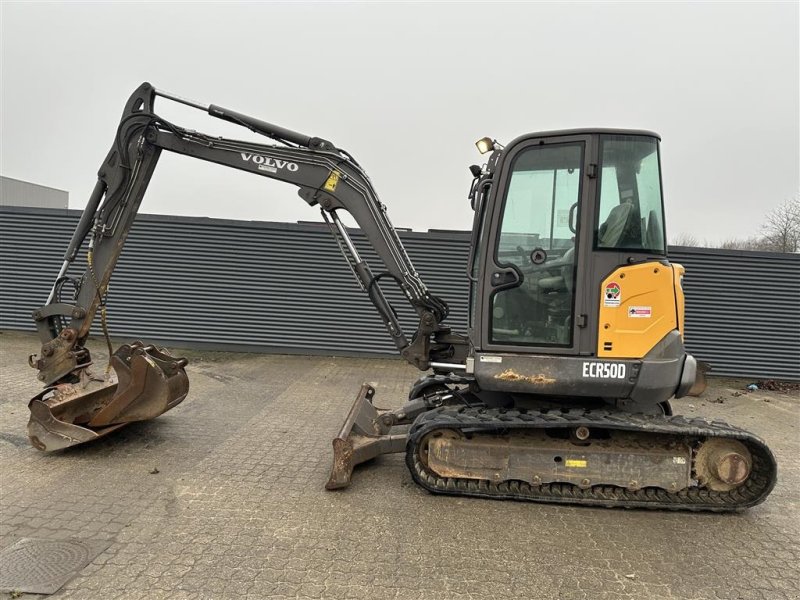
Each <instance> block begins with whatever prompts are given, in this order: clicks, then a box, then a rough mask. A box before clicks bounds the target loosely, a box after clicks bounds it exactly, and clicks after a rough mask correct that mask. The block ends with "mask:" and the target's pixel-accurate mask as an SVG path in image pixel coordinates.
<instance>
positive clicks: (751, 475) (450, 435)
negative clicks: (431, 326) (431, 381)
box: [327, 385, 776, 512]
mask: <svg viewBox="0 0 800 600" xmlns="http://www.w3.org/2000/svg"><path fill="white" fill-rule="evenodd" d="M373 397H374V389H373V388H371V387H370V386H366V385H365V386H363V387H362V390H361V393H360V394H359V396H358V398H357V399H356V402H355V404H354V405H353V409H352V410H351V413H350V416H349V417H348V420H347V422H346V423H345V427H344V428H343V430H342V432H341V433H340V436H339V437H338V438H337V439H336V440H334V466H333V469H332V473H331V479H330V481H329V482H328V486H327V487H328V489H336V488H338V487H344V486H346V485H347V484H348V483H349V481H350V476H351V474H352V469H353V467H355V465H357V464H359V463H361V462H364V461H366V460H369V459H371V458H374V457H376V456H378V455H380V454H385V453H393V452H405V454H406V464H407V466H408V468H409V470H410V471H411V474H412V477H413V478H414V480H415V481H416V483H418V484H419V485H420V486H422V487H423V488H425V489H427V490H428V491H430V492H433V493H437V494H448V495H458V496H478V497H484V498H494V499H506V500H527V501H535V502H548V503H560V504H579V505H594V506H605V507H626V508H653V509H670V510H692V511H701V510H704V511H715V512H725V511H731V510H736V509H743V508H747V507H750V506H754V505H756V504H758V503H760V502H762V501H763V500H764V498H766V496H767V495H768V494H769V492H770V491H771V490H772V488H773V487H774V485H775V482H776V462H775V458H774V456H773V455H772V453H771V451H770V450H769V449H768V448H767V446H766V445H765V444H764V442H763V441H761V440H760V439H759V438H757V437H756V436H754V435H753V434H751V433H748V432H746V431H743V430H741V429H738V428H735V427H732V426H730V425H728V424H726V423H722V422H718V421H708V420H704V419H688V418H685V417H681V416H667V415H658V414H653V415H644V414H631V413H628V412H623V411H620V410H615V409H611V408H608V407H606V408H587V407H582V408H562V409H559V408H551V407H542V408H538V409H537V408H519V409H516V408H498V407H489V406H485V405H482V404H480V403H478V402H475V396H473V395H472V394H470V393H468V392H467V393H465V392H464V391H463V390H458V389H451V388H447V389H446V390H442V389H441V387H439V391H437V392H436V393H433V394H429V395H428V396H427V397H426V396H421V397H420V398H416V399H414V400H411V401H410V402H409V403H407V404H406V405H405V406H404V407H403V408H401V409H399V410H396V411H385V412H380V411H378V410H377V409H375V408H374V406H373V405H372V398H373ZM436 404H439V406H436Z"/></svg>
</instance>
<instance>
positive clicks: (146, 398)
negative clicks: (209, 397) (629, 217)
mask: <svg viewBox="0 0 800 600" xmlns="http://www.w3.org/2000/svg"><path fill="white" fill-rule="evenodd" d="M157 96H161V97H164V98H167V99H170V100H174V101H177V102H181V103H183V104H187V105H189V106H193V107H195V108H198V109H201V110H204V111H206V112H208V114H209V115H211V116H214V117H216V118H219V119H223V120H225V121H228V122H231V123H235V124H237V125H241V126H243V127H246V128H247V129H250V130H251V131H253V132H255V133H258V134H260V135H264V136H266V137H269V138H271V139H272V140H273V141H274V142H275V143H273V144H269V145H267V144H257V143H252V142H245V141H240V140H233V139H227V138H223V137H212V136H208V135H205V134H203V133H199V132H197V131H192V130H188V129H185V128H182V127H179V126H177V125H174V124H172V123H170V122H168V121H166V120H165V119H163V118H161V117H159V116H158V115H157V114H156V113H155V112H154V104H155V99H156V97H157ZM164 150H166V151H169V152H174V153H176V154H182V155H184V156H189V157H192V158H197V159H200V160H204V161H208V162H213V163H216V164H219V165H224V166H227V167H231V168H234V169H238V170H242V171H246V172H249V173H253V174H255V175H260V176H263V177H268V178H270V179H276V180H279V181H283V182H285V183H289V184H292V185H295V186H297V187H298V188H299V190H298V192H299V195H300V197H301V198H303V200H305V201H306V202H307V203H308V204H309V205H311V206H318V207H319V208H320V210H321V212H322V215H323V218H324V219H325V221H326V222H327V223H328V225H329V227H330V229H331V232H332V233H333V235H334V237H335V239H336V241H337V243H338V245H339V248H340V249H341V251H342V254H343V255H344V257H345V259H346V260H347V262H348V264H349V265H350V268H351V269H352V272H353V274H354V276H355V278H356V280H357V282H358V284H359V285H360V286H361V288H362V289H363V290H364V291H365V292H366V293H367V295H368V297H369V299H370V301H371V302H372V304H373V305H374V306H375V308H376V310H377V311H378V313H379V315H380V316H381V318H382V320H383V322H384V324H385V326H386V329H387V332H388V334H389V336H390V337H391V339H392V341H393V343H394V344H395V346H396V347H397V349H398V351H399V352H400V354H401V355H402V356H403V357H404V358H405V359H406V360H407V361H408V362H410V363H411V364H413V365H415V366H417V367H418V368H420V369H422V370H425V369H428V368H430V367H431V365H432V364H434V363H436V361H437V360H451V359H452V358H453V357H454V356H455V355H456V354H460V355H462V356H463V354H464V353H465V351H464V349H463V348H464V347H465V346H466V340H465V339H464V338H463V337H462V336H458V335H456V334H451V333H450V331H449V330H447V329H446V328H444V327H442V326H441V325H440V323H441V322H442V321H443V320H444V319H445V317H446V316H447V313H448V307H447V304H446V303H445V302H444V301H443V300H441V299H440V298H438V297H436V296H434V295H433V294H431V293H430V292H429V291H428V289H427V287H426V286H425V284H424V283H423V281H422V280H421V278H420V276H419V274H418V273H417V272H416V270H415V269H414V266H413V264H412V263H411V260H410V259H409V257H408V255H407V254H406V252H405V249H404V248H403V245H402V243H401V242H400V239H399V237H398V235H397V232H396V231H395V229H394V227H393V226H392V224H391V222H390V221H389V218H388V216H387V214H386V207H385V206H384V205H383V204H382V203H381V202H380V200H379V199H378V197H377V194H376V193H375V190H374V189H373V187H372V184H371V182H370V180H369V178H368V177H367V175H366V174H365V173H364V171H363V170H362V168H361V167H360V166H359V164H358V163H357V162H356V161H355V159H353V158H352V157H351V156H350V155H349V154H348V153H347V152H345V151H343V150H340V149H338V148H336V147H335V146H334V145H333V144H332V143H331V142H328V141H326V140H323V139H321V138H317V137H312V136H307V135H304V134H302V133H298V132H295V131H291V130H289V129H286V128H283V127H280V126H277V125H273V124H271V123H267V122H265V121H262V120H260V119H256V118H254V117H250V116H248V115H244V114H242V113H239V112H236V111H233V110H229V109H225V108H222V107H219V106H216V105H213V104H212V105H203V104H200V103H197V102H193V101H190V100H186V99H184V98H181V97H179V96H176V95H174V94H170V93H167V92H162V91H159V90H156V89H155V88H154V87H153V86H151V85H150V84H148V83H145V84H142V85H141V86H140V87H139V88H138V89H137V90H136V91H135V92H134V93H133V94H132V95H131V97H130V99H129V100H128V102H127V104H126V106H125V110H124V111H123V114H122V118H121V120H120V124H119V127H118V129H117V134H116V136H115V139H114V143H113V145H112V147H111V150H110V151H109V153H108V155H107V156H106V158H105V160H104V161H103V164H102V165H101V167H100V170H99V172H98V181H97V183H96V185H95V187H94V190H93V192H92V194H91V196H90V198H89V201H88V203H87V206H86V208H85V210H84V212H83V214H82V215H81V218H80V220H79V222H78V225H77V227H76V229H75V231H74V233H73V236H72V239H71V240H70V243H69V246H68V248H67V250H66V252H65V255H64V260H63V264H62V267H61V270H60V272H59V273H58V276H57V277H56V280H55V283H54V284H53V287H52V289H51V291H50V294H49V297H48V299H47V302H46V303H45V305H44V306H42V307H40V308H38V309H37V310H35V311H34V313H33V315H34V320H35V321H36V326H37V330H38V332H39V337H40V339H41V342H42V349H41V352H40V355H39V356H36V355H32V356H31V357H30V364H31V366H33V367H35V368H37V369H38V370H39V380H40V381H42V382H43V383H44V384H45V386H46V387H45V390H44V391H43V392H42V393H40V394H38V395H37V396H36V397H35V398H34V399H33V400H31V402H30V409H31V421H30V425H29V435H30V439H31V442H32V443H33V445H34V446H35V447H37V448H39V449H41V450H55V449H60V448H64V447H67V446H71V445H75V444H79V443H82V442H85V441H89V440H92V439H96V438H97V437H100V436H102V435H105V434H107V433H110V432H111V431H113V430H115V429H117V428H119V427H121V426H122V425H124V424H125V423H129V422H132V421H140V420H146V419H151V418H154V417H157V416H158V415H160V414H162V413H163V412H165V411H167V410H169V409H171V408H173V407H174V406H176V405H177V404H179V403H180V402H181V401H182V400H183V399H184V398H185V397H186V395H187V393H188V389H189V383H188V378H187V376H186V373H185V370H184V367H185V365H186V362H187V361H186V360H185V359H182V358H175V357H172V356H171V355H169V354H168V353H167V352H166V350H164V349H162V348H156V347H155V346H152V345H147V344H144V343H142V342H134V343H132V344H130V345H125V346H122V347H121V348H120V349H118V350H117V351H116V352H112V349H111V344H110V341H109V355H110V356H111V359H110V365H109V368H107V369H106V372H105V373H97V372H96V371H95V370H94V369H93V368H92V360H91V357H90V354H89V351H88V349H87V348H86V347H85V341H86V339H87V337H88V335H89V331H90V327H91V325H92V323H93V321H94V319H95V316H96V314H97V313H98V311H99V312H100V315H101V319H102V328H103V331H104V333H105V335H106V339H107V340H108V331H107V326H106V308H105V304H106V296H107V293H108V285H109V281H110V279H111V276H112V273H113V271H114V268H115V266H116V264H117V260H118V258H119V256H120V253H121V252H122V249H123V246H124V243H125V240H126V238H127V236H128V233H129V232H130V229H131V226H132V225H133V222H134V220H135V218H136V215H137V212H138V210H139V206H140V204H141V202H142V198H143V197H144V194H145V192H146V191H147V185H148V183H149V181H150V178H151V177H152V175H153V172H154V170H155V168H156V165H157V163H158V159H159V156H160V154H161V152H162V151H164ZM339 210H344V211H346V212H348V213H350V214H351V215H352V217H353V218H354V219H355V221H356V222H357V223H358V224H359V226H360V227H361V230H362V231H363V233H364V234H365V235H366V237H367V239H368V240H369V242H370V244H371V245H372V247H373V248H375V250H376V251H377V253H378V255H379V257H380V258H381V260H382V262H383V267H384V269H385V270H384V271H382V272H381V273H379V274H377V275H376V274H373V272H372V270H371V268H370V266H369V265H368V264H367V262H366V261H365V260H363V259H362V258H361V257H360V256H359V253H358V251H357V250H356V247H355V245H354V244H353V242H352V240H351V239H350V236H349V234H348V231H347V228H346V227H345V226H344V224H343V222H342V220H341V217H340V216H339V214H338V211H339ZM87 238H88V240H89V243H88V253H87V264H86V268H85V270H84V273H83V275H82V276H81V277H80V278H71V277H69V276H68V270H69V268H70V266H71V265H72V264H73V263H74V262H75V260H76V259H77V257H78V254H79V251H80V250H81V248H82V247H83V245H84V243H85V241H86V240H87ZM384 278H389V279H391V280H392V281H394V282H395V283H396V284H397V285H398V286H399V288H400V289H401V290H402V292H403V295H404V297H405V298H406V299H407V300H408V302H409V303H410V304H411V306H412V307H413V308H414V310H415V311H416V313H417V315H418V317H419V328H418V331H417V332H416V333H415V334H414V335H413V336H408V335H407V334H406V332H404V331H403V328H402V327H401V324H400V322H399V320H398V319H397V316H396V313H395V310H394V309H393V307H392V306H391V305H390V304H389V301H388V300H387V298H386V296H385V294H384V292H383V290H382V289H381V285H380V281H381V279H384ZM67 286H69V287H71V288H72V289H73V290H74V294H73V296H74V297H73V298H72V299H71V300H68V301H67V300H64V299H63V296H64V289H65V287H67ZM111 368H113V372H112V371H111Z"/></svg>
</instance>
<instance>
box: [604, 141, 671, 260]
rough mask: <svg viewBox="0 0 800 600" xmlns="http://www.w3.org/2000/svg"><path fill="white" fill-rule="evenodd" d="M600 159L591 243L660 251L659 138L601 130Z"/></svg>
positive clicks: (607, 246) (611, 247)
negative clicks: (598, 195) (598, 191)
mask: <svg viewBox="0 0 800 600" xmlns="http://www.w3.org/2000/svg"><path fill="white" fill-rule="evenodd" d="M600 161H601V162H600V164H601V170H600V203H599V204H600V209H599V211H598V219H597V224H596V227H595V247H596V248H598V249H609V250H623V249H624V250H626V251H631V250H633V251H637V250H638V251H643V252H653V253H658V254H665V253H666V248H665V244H664V207H663V203H662V199H661V171H660V168H659V160H658V141H657V140H656V139H654V138H647V137H641V136H622V135H607V136H603V137H602V138H601V142H600Z"/></svg>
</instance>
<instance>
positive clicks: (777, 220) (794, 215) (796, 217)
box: [762, 196, 800, 252]
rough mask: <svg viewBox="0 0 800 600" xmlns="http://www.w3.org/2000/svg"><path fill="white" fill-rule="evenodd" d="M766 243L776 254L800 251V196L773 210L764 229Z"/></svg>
mask: <svg viewBox="0 0 800 600" xmlns="http://www.w3.org/2000/svg"><path fill="white" fill-rule="evenodd" d="M762 229H763V232H764V241H766V242H767V244H768V245H769V249H770V250H773V251H775V252H799V251H800V196H795V197H794V198H790V199H789V200H786V201H785V202H783V204H780V205H779V206H777V207H776V208H775V209H773V210H772V211H771V212H770V213H769V214H768V215H767V220H766V222H765V223H764V226H763V227H762Z"/></svg>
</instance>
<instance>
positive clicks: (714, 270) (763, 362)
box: [670, 248, 800, 380]
mask: <svg viewBox="0 0 800 600" xmlns="http://www.w3.org/2000/svg"><path fill="white" fill-rule="evenodd" d="M670 260H672V261H673V262H676V263H680V264H682V265H683V266H685V267H686V278H685V281H684V291H685V293H686V346H687V348H688V349H689V351H691V352H692V354H694V355H695V356H697V357H698V358H699V359H700V360H705V361H708V362H709V363H710V364H711V365H712V367H713V371H712V373H715V374H719V375H732V376H743V377H772V378H777V379H792V380H800V254H781V253H775V252H750V251H740V250H714V249H708V248H670Z"/></svg>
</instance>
